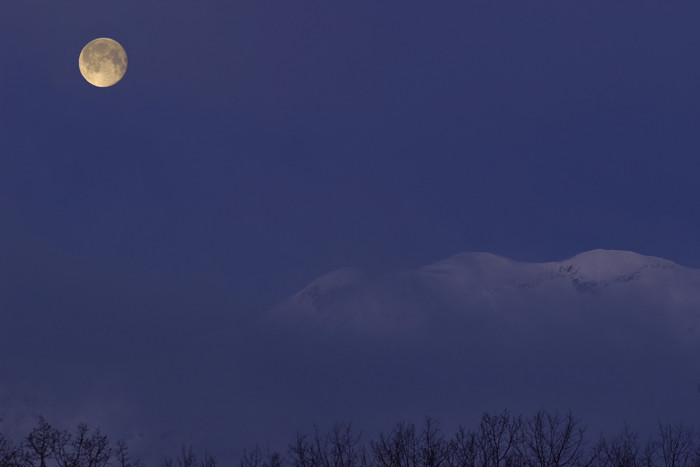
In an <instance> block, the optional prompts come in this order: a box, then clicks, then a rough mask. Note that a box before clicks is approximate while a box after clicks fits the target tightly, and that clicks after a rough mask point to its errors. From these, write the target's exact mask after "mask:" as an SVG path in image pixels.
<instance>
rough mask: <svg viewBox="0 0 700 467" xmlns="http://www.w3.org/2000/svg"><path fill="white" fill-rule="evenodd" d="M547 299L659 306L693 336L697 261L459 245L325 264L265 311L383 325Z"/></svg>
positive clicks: (699, 308) (311, 321)
mask: <svg viewBox="0 0 700 467" xmlns="http://www.w3.org/2000/svg"><path fill="white" fill-rule="evenodd" d="M625 304H627V305H625ZM556 306H561V307H563V308H565V307H569V308H581V307H585V306H590V307H593V306H599V307H600V306H602V307H613V306H614V307H617V308H619V309H623V308H627V309H632V308H635V307H636V308H643V309H644V312H645V313H646V314H652V310H665V311H666V312H667V313H665V315H667V316H665V317H666V318H668V319H669V320H671V321H674V324H672V326H675V327H680V328H682V329H684V331H683V332H686V333H690V334H692V335H693V339H696V338H697V337H698V336H697V331H696V329H697V328H698V324H699V323H700V269H691V268H686V267H683V266H680V265H678V264H676V263H674V262H672V261H669V260H666V259H664V258H659V257H655V256H645V255H641V254H639V253H635V252H632V251H627V250H603V249H595V250H590V251H585V252H582V253H579V254H577V255H574V256H572V257H570V258H567V259H565V260H561V261H550V262H538V263H535V262H533V263H528V262H520V261H516V260H513V259H510V258H507V257H504V256H499V255H495V254H492V253H487V252H461V253H457V254H455V255H452V256H450V257H448V258H446V259H443V260H440V261H437V262H435V263H432V264H428V265H425V266H421V267H419V268H416V269H410V270H404V271H398V272H393V273H389V274H386V275H384V276H381V277H378V278H370V277H368V276H367V275H365V274H364V273H363V272H362V271H361V270H359V269H357V268H342V269H339V270H336V271H333V272H331V273H328V274H325V275H322V276H320V277H319V278H317V279H315V280H313V281H311V282H310V283H309V284H308V285H307V286H306V287H304V288H303V289H302V290H300V291H299V292H298V293H296V294H294V295H292V296H291V297H289V298H287V299H286V300H284V301H283V302H281V303H280V304H278V305H277V306H276V307H274V308H273V309H272V310H271V312H270V313H269V314H268V318H267V319H268V321H270V322H278V323H279V322H283V323H285V322H286V323H287V324H292V325H294V323H296V324H297V325H302V326H311V327H322V328H323V327H331V328H337V329H338V328H352V329H355V330H357V331H360V332H367V333H373V334H377V333H378V334H382V333H386V332H389V333H392V332H394V331H397V330H399V329H401V330H402V331H400V332H403V331H405V330H407V329H414V328H420V327H424V326H426V325H430V322H431V321H433V320H434V317H435V316H437V315H439V316H440V319H442V320H443V321H444V320H447V321H451V320H452V321H454V318H456V317H459V316H466V315H470V316H474V315H475V313H491V314H500V315H503V316H506V315H508V316H511V315H513V316H514V315H516V314H517V310H518V308H527V307H529V308H537V307H541V308H543V309H546V308H554V307H556ZM622 311H624V310H621V312H622ZM645 313H642V312H640V313H639V314H640V316H641V315H643V314H645ZM677 331H678V330H677ZM683 332H681V334H683Z"/></svg>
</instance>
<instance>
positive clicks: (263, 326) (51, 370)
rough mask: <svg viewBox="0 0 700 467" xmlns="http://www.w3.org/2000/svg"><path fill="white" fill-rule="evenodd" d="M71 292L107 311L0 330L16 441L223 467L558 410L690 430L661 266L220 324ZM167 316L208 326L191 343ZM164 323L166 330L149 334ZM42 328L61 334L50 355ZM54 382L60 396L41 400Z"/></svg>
mask: <svg viewBox="0 0 700 467" xmlns="http://www.w3.org/2000/svg"><path fill="white" fill-rule="evenodd" d="M57 271H58V270H57ZM46 274H48V275H49V276H51V277H52V278H53V279H55V280H58V279H59V275H58V272H51V271H48V272H46ZM75 277H76V278H86V277H90V282H89V284H90V287H91V290H99V289H109V288H110V287H114V290H119V291H120V292H119V293H115V295H114V296H115V299H114V302H112V303H111V304H110V308H109V309H105V308H104V307H102V305H103V304H102V303H101V302H99V301H95V300H93V299H91V298H90V296H85V292H86V290H87V289H85V288H84V285H82V282H81V280H78V279H75V280H73V279H70V278H68V279H66V278H61V280H60V281H59V282H58V284H59V285H58V286H57V287H56V288H55V289H52V288H51V287H48V288H46V289H44V290H43V295H42V298H41V300H43V301H44V302H45V303H47V304H50V303H51V301H52V300H57V299H61V300H68V299H67V298H65V297H71V296H73V295H76V296H80V292H82V293H83V295H82V297H83V298H82V299H80V300H77V301H76V302H75V308H76V313H75V315H74V316H66V317H62V319H61V320H57V319H56V318H55V317H51V316H50V306H49V307H47V310H45V312H44V313H45V314H44V315H42V316H38V315H36V314H35V315H34V316H32V317H31V322H32V323H39V324H37V325H36V326H35V327H34V329H33V331H34V332H36V333H38V335H40V336H42V337H43V340H41V341H34V343H33V344H32V346H29V347H28V348H27V349H26V351H17V349H21V346H22V339H20V338H17V337H15V338H14V340H13V338H12V335H13V331H14V335H15V336H17V335H18V333H22V332H26V329H29V328H30V327H29V325H28V324H26V323H25V326H26V329H21V328H20V329H15V330H11V329H9V330H8V329H5V330H4V335H5V336H7V339H5V341H4V343H2V344H0V346H2V347H3V348H2V354H0V355H2V359H1V360H0V362H2V365H3V369H4V371H3V375H4V376H5V377H4V378H3V381H2V388H0V389H2V390H1V391H0V407H2V410H3V411H2V412H0V417H2V418H4V419H5V425H6V426H9V425H10V424H11V423H15V422H17V423H18V424H19V425H21V426H24V427H26V426H27V425H28V424H31V422H32V421H33V420H31V417H33V416H35V415H36V414H37V413H39V412H42V413H45V414H46V415H47V416H48V417H49V418H51V417H54V419H55V422H56V424H60V423H64V422H65V423H73V422H75V421H77V420H80V419H84V420H85V421H87V422H88V423H93V424H96V425H102V426H103V427H106V429H107V430H111V432H113V433H117V434H118V435H119V436H126V437H127V438H129V439H130V440H132V441H133V442H134V443H135V445H136V446H137V448H138V449H139V450H140V452H141V453H142V455H144V456H145V457H146V458H147V459H153V461H154V462H155V460H156V459H158V458H159V456H160V455H161V453H164V452H166V451H169V452H170V453H173V452H174V450H175V449H177V446H178V445H179V443H181V442H186V443H193V444H194V445H195V446H196V447H199V448H200V449H208V450H209V451H210V452H213V453H214V454H216V455H218V456H219V457H220V458H221V459H231V458H235V456H236V455H237V454H238V453H239V452H240V449H241V448H243V447H244V446H250V445H251V444H253V443H261V444H262V445H265V444H266V443H267V442H269V443H270V445H272V446H277V447H279V445H280V443H285V442H287V441H288V440H289V439H291V437H292V436H293V434H294V433H295V432H296V431H297V430H309V429H311V427H312V426H313V424H314V423H318V424H319V425H321V426H326V425H328V424H330V423H333V422H334V421H352V422H354V423H355V424H356V426H357V427H359V428H361V429H364V430H366V431H367V432H369V433H374V432H376V431H378V430H388V429H389V428H390V427H391V425H392V424H393V423H394V422H396V421H398V420H401V419H408V420H413V421H418V420H420V419H421V418H422V417H423V416H424V415H426V414H429V415H431V416H434V417H436V418H438V419H439V420H441V421H442V423H443V426H444V428H445V429H446V430H451V429H453V428H455V427H456V425H457V424H458V423H473V422H475V421H476V420H477V419H478V417H479V416H480V415H481V413H482V412H485V411H499V410H502V409H504V408H509V409H511V410H513V411H514V412H519V413H530V412H533V411H534V410H536V409H537V408H540V407H547V408H550V409H559V410H566V409H569V408H570V409H572V410H573V411H574V413H575V415H577V416H578V417H580V418H583V419H584V420H585V421H586V422H588V423H589V429H590V430H592V432H593V433H598V432H600V431H601V430H603V431H604V430H607V431H615V430H617V429H618V428H619V427H620V426H621V425H622V423H623V422H625V421H627V422H629V423H631V424H632V426H633V427H634V428H637V429H639V430H641V431H642V432H645V431H646V432H648V431H650V430H652V429H653V427H654V424H655V423H656V421H657V419H658V418H661V419H663V420H668V421H679V420H684V421H687V422H696V423H697V422H698V421H700V394H699V393H698V388H697V383H698V382H700V359H699V358H698V355H700V270H695V269H689V268H685V267H683V266H680V265H678V264H675V263H673V262H670V261H667V260H664V259H661V258H655V257H649V256H643V255H639V254H636V253H632V252H627V251H607V250H594V251H589V252H585V253H581V254H579V255H577V256H575V257H573V258H570V259H567V260H564V261H557V262H550V263H521V262H517V261H513V260H510V259H508V258H504V257H500V256H496V255H493V254H489V253H461V254H457V255H455V256H453V257H451V258H448V259H445V260H443V261H439V262H437V263H434V264H430V265H427V266H424V267H421V268H418V269H414V270H407V271H400V272H396V273H391V274H386V275H382V276H378V277H373V276H369V275H366V274H364V273H363V272H362V271H360V270H359V269H354V268H347V269H340V270H337V271H333V272H331V273H329V274H326V275H324V276H322V277H319V278H318V279H315V280H313V281H312V282H311V283H310V284H309V285H308V286H306V287H305V288H303V289H302V290H301V291H299V292H298V293H296V294H294V295H292V296H291V297H289V298H288V299H286V300H284V301H283V302H282V303H280V304H278V305H277V306H275V307H274V308H273V309H272V310H270V311H269V312H267V313H264V314H263V315H262V316H260V317H256V318H255V319H254V320H251V321H249V320H238V321H235V322H234V321H226V320H225V319H223V318H221V310H218V309H207V303H208V300H207V299H206V297H203V296H202V295H201V294H202V292H206V294H208V295H211V294H223V292H222V290H221V286H220V285H218V286H217V285H201V284H199V285H198V286H197V287H194V286H193V284H192V283H191V282H187V283H185V282H182V281H180V282H174V281H171V282H169V283H167V284H166V285H164V286H163V287H162V290H161V291H160V292H158V293H157V294H155V295H150V296H149V297H148V300H149V301H148V302H147V303H146V304H144V300H143V299H144V297H143V296H141V295H139V293H137V292H138V290H139V289H138V285H137V283H138V280H136V279H131V280H124V279H120V281H115V277H93V276H90V274H89V270H88V269H85V270H81V271H80V272H78V273H76V276H75ZM14 281H15V283H16V284H15V285H17V284H18V283H21V281H22V279H21V277H20V278H17V277H15V278H14ZM46 283H47V284H48V283H51V281H46ZM148 283H151V284H152V283H153V281H152V280H150V281H148ZM175 284H177V285H178V286H179V288H177V289H173V288H172V286H173V285H175ZM20 290H21V289H20ZM61 297H63V298H61ZM193 297H198V298H197V299H195V298H193ZM4 300H5V303H4V305H3V309H4V310H9V311H8V312H9V313H11V312H12V310H13V309H14V310H15V311H16V310H19V309H21V307H22V304H23V303H24V302H25V301H26V300H29V298H27V297H26V296H23V295H21V294H18V293H15V294H14V295H12V294H11V293H9V289H8V294H7V295H5V299H4ZM178 303H188V304H189V305H188V308H189V309H191V310H192V313H195V314H196V315H197V316H198V318H199V319H198V321H197V322H199V323H201V322H205V323H206V324H205V325H200V327H199V328H195V327H193V326H192V322H191V319H190V318H188V317H187V313H184V312H183V308H182V307H178V305H177V304H178ZM64 305H65V304H64ZM91 307H93V308H94V307H97V308H102V312H103V313H114V316H113V317H112V322H113V324H114V325H113V326H109V327H106V328H105V327H103V326H100V327H95V328H94V329H92V330H91V332H90V333H89V334H90V335H89V336H86V335H82V334H80V335H79V334H78V333H74V334H71V329H73V328H74V326H72V325H74V324H76V323H77V322H78V321H80V320H83V321H84V320H86V319H87V320H89V319H90V317H89V311H90V310H93V308H91ZM168 307H170V308H172V309H173V310H179V311H178V312H177V313H174V314H173V315H172V316H164V310H167V309H168ZM105 310H107V311H105ZM109 310H111V311H109ZM203 317H204V318H205V319H202V318H203ZM42 320H44V321H42ZM27 321H28V322H29V319H28V320H27ZM13 322H16V323H19V324H18V326H19V325H21V324H22V321H21V320H15V321H13ZM101 322H104V320H102V321H101ZM41 323H45V324H41ZM46 323H48V324H46ZM56 326H59V328H60V329H62V330H64V334H63V335H61V336H58V337H55V338H54V337H52V335H51V333H50V332H49V331H48V329H49V328H51V327H53V328H54V329H55V328H56ZM10 342H12V343H13V345H15V346H17V347H15V348H12V347H11V345H10V344H8V343H10ZM65 342H68V343H69V344H70V345H69V344H65V345H62V344H61V343H65ZM100 359H106V360H103V361H108V362H109V364H100V365H97V364H94V362H95V361H100ZM91 362H93V363H91ZM59 373H60V374H62V375H64V376H65V375H66V374H69V375H73V376H72V377H70V378H61V379H60V380H61V381H68V383H62V384H55V382H56V381H59V378H57V377H55V375H57V374H59ZM173 407H175V408H176V409H175V410H173ZM56 419H57V420H56ZM281 448H282V449H284V446H281ZM149 456H150V457H149Z"/></svg>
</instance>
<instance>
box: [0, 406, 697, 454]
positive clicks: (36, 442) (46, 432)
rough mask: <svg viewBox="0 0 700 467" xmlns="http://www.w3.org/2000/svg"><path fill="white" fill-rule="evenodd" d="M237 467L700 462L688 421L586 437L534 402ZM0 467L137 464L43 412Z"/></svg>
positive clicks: (331, 437) (326, 435)
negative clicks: (466, 423) (473, 419)
mask: <svg viewBox="0 0 700 467" xmlns="http://www.w3.org/2000/svg"><path fill="white" fill-rule="evenodd" d="M217 465H218V463H217V459H216V458H215V457H214V456H212V455H210V454H208V453H205V454H204V455H203V456H199V455H197V454H196V453H195V452H194V450H193V449H192V447H186V446H184V445H183V446H182V448H181V449H180V451H179V452H178V453H176V454H175V455H174V456H173V457H166V458H164V459H163V460H162V462H161V463H160V465H159V466H157V467H217ZM238 466H239V467H283V466H284V467H286V466H290V467H375V466H376V467H458V466H459V467H510V466H513V467H515V466H528V467H564V466H586V467H588V466H590V467H642V466H644V467H651V466H666V467H700V436H698V434H697V433H696V431H695V429H694V428H693V427H692V426H688V425H683V424H664V423H661V422H659V423H658V425H657V431H656V433H655V434H654V435H653V436H651V437H649V438H647V439H642V437H641V436H640V435H639V434H638V433H637V432H635V431H634V430H632V429H631V428H630V427H629V426H627V425H625V426H624V427H623V428H622V429H621V430H620V432H619V433H618V434H616V435H614V436H612V437H610V438H605V437H600V438H598V439H596V440H589V439H587V438H586V428H585V426H584V425H583V423H582V422H581V421H580V420H578V419H576V418H575V417H574V416H573V415H572V414H571V413H570V412H569V413H566V414H560V413H559V412H548V411H545V410H540V411H538V412H537V413H535V414H534V415H533V416H531V417H522V416H514V415H512V414H511V413H510V412H508V411H503V412H501V413H498V414H484V415H483V416H482V418H481V421H480V423H479V426H478V427H476V428H475V429H472V430H469V429H465V428H461V427H460V428H459V429H458V430H457V431H456V432H455V433H454V434H452V435H451V436H447V435H445V434H444V433H442V431H441V430H440V427H439V424H438V422H437V421H436V420H434V419H432V418H429V417H428V418H426V419H425V421H424V423H423V424H422V426H420V427H416V425H415V424H413V423H408V422H399V423H397V424H396V425H395V426H394V427H393V429H392V430H391V431H389V432H387V433H381V434H379V435H378V436H377V437H375V438H373V439H365V438H364V436H363V435H362V433H361V432H358V431H356V430H355V429H354V428H353V426H352V425H351V424H343V423H338V424H335V425H334V426H333V427H331V428H330V429H329V430H327V431H320V430H318V429H317V430H315V431H314V433H313V434H303V433H298V434H297V436H296V438H295V439H294V441H293V442H291V443H290V444H289V446H288V447H287V449H286V450H285V451H283V452H279V451H274V450H270V449H261V448H259V447H254V448H252V449H247V450H245V451H244V452H243V455H242V457H241V459H240V460H239V462H238ZM0 467H144V466H143V463H142V462H141V461H140V460H139V459H136V458H133V457H132V456H131V455H130V453H129V450H128V446H127V444H126V442H124V441H117V442H116V443H115V444H111V443H110V442H109V440H108V438H107V436H105V435H104V434H102V433H101V432H100V430H99V429H97V430H94V431H90V430H89V429H88V427H87V425H85V424H80V425H78V427H77V429H76V430H75V432H73V433H69V432H68V431H65V430H64V431H60V430H58V429H56V428H54V427H52V426H51V425H50V424H49V423H47V422H46V420H44V419H43V418H41V417H40V418H39V422H38V425H37V426H36V427H34V428H33V429H32V431H31V432H30V433H29V434H28V435H27V436H26V437H25V438H24V439H23V440H22V441H20V442H13V441H11V440H9V439H8V438H6V437H5V436H3V435H2V434H1V433H0Z"/></svg>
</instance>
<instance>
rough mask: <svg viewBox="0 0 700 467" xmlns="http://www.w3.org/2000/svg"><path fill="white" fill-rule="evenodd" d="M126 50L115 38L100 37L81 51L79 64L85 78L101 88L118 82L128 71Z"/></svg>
mask: <svg viewBox="0 0 700 467" xmlns="http://www.w3.org/2000/svg"><path fill="white" fill-rule="evenodd" d="M126 64H127V59H126V52H125V51H124V48H123V47H122V46H121V45H120V44H119V42H117V41H115V40H114V39H108V38H106V37H100V38H98V39H95V40H92V41H90V42H88V43H87V45H86V46H85V47H83V50H82V51H81V52H80V57H79V58H78V66H79V67H80V73H81V74H82V75H83V78H85V80H86V81H87V82H88V83H90V84H92V85H93V86H97V87H99V88H106V87H108V86H112V85H114V84H116V83H117V82H118V81H119V80H120V79H122V77H123V76H124V73H126Z"/></svg>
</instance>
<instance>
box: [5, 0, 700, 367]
mask: <svg viewBox="0 0 700 467" xmlns="http://www.w3.org/2000/svg"><path fill="white" fill-rule="evenodd" d="M699 25H700V3H698V2H697V1H674V2H658V1H646V0H635V1H587V2H560V1H546V2H545V1H532V2H531V1H527V2H526V1H520V0H519V1H510V0H508V1H501V2H491V1H444V2H419V1H413V0H403V1H400V2H398V1H389V2H382V1H376V0H373V1H352V2H337V1H304V2H291V1H248V0H246V1H240V2H228V1H227V2H224V1H216V2H215V1H209V0H168V1H167V2H166V1H162V0H139V1H122V2H105V1H94V0H91V1H82V0H80V1H78V0H65V1H49V0H23V1H15V0H3V1H2V2H1V4H0V43H2V46H0V255H2V256H1V257H2V261H1V262H0V279H2V282H3V285H2V286H0V294H5V298H4V299H2V304H0V306H2V307H3V308H5V309H4V310H2V309H0V315H2V314H3V313H4V315H5V318H3V320H5V326H4V327H5V331H4V332H2V331H0V336H4V338H8V336H9V335H10V334H12V336H13V337H14V338H15V339H19V337H18V336H21V337H22V339H25V338H26V340H25V341H24V342H31V343H32V344H31V345H32V349H34V351H37V352H38V350H36V349H37V348H42V347H41V344H40V343H41V342H47V339H48V340H49V341H51V342H54V341H52V340H51V339H56V342H58V340H59V339H58V338H49V337H48V336H49V335H50V333H51V332H53V331H55V330H56V329H61V324H60V322H61V319H60V316H61V315H62V314H65V313H78V314H80V313H85V314H86V316H88V315H89V313H90V312H88V311H85V310H87V309H95V308H96V307H95V306H93V305H95V304H108V305H106V306H103V307H101V308H100V307H97V308H100V311H99V313H98V314H97V315H95V314H93V315H89V316H90V318H89V319H86V320H84V321H82V323H84V325H85V326H88V327H89V326H97V327H99V326H101V325H104V326H105V327H110V329H115V327H116V328H118V327H119V326H123V327H127V326H129V325H131V323H133V321H129V320H127V319H126V318H125V321H124V322H122V321H120V318H119V317H118V316H115V315H121V312H120V311H119V310H122V309H124V308H128V307H130V306H131V305H133V304H134V303H139V304H144V303H145V304H152V306H151V305H143V306H146V307H150V308H149V309H158V310H162V314H163V320H164V321H165V322H167V321H168V320H169V319H170V318H168V317H166V316H165V315H166V314H167V316H173V315H177V316H185V317H186V318H183V319H184V320H185V321H186V322H187V323H189V325H190V326H191V327H192V329H196V328H197V326H201V327H215V326H216V325H217V324H216V323H220V322H221V320H226V319H229V318H230V317H231V316H234V315H235V316H247V315H250V314H255V313H258V312H261V311H263V310H266V309H269V308H270V307H272V306H274V305H275V304H276V303H278V302H279V301H281V300H282V299H284V298H285V297H288V296H290V295H291V294H293V293H295V292H297V291H298V290H300V289H301V288H302V287H303V286H304V285H305V284H307V283H308V282H309V281H311V280H312V279H314V278H315V277H317V276H319V275H321V274H324V273H326V272H328V271H332V270H334V269H337V268H341V267H347V266H356V267H360V268H362V269H363V270H365V271H369V272H370V273H382V272H386V271H393V270H400V269H406V268H414V267H418V266H420V265H423V264H427V263H431V262H434V261H437V260H440V259H443V258H446V257H448V256H450V255H453V254H455V253H458V252H461V251H488V252H492V253H496V254H499V255H504V256H507V257H511V258H514V259H517V260H522V261H551V260H559V259H564V258H567V257H570V256H573V255H575V254H577V253H579V252H581V251H585V250H590V249H594V248H606V249H622V250H632V251H637V252H639V253H642V254H645V255H653V256H659V257H663V258H667V259H669V260H671V261H675V262H677V263H679V264H681V265H684V266H688V267H695V268H698V267H700V248H697V244H698V243H697V239H698V238H700V215H698V200H699V199H700V184H699V183H698V182H697V177H698V171H699V170H700V163H699V162H698V155H699V154H700V138H699V137H698V134H699V133H698V125H699V124H700V86H698V84H699V83H700V33H699V32H698V31H699V30H700V29H699V27H698V26H699ZM97 37H110V38H113V39H115V40H117V41H119V42H120V43H121V45H122V46H123V47H124V48H125V50H126V52H127V54H128V58H129V65H128V70H127V72H126V75H125V77H124V78H123V79H122V80H121V81H120V82H119V83H117V84H116V85H115V86H113V87H110V88H97V87H93V86H91V85H90V84H88V83H87V82H86V81H85V80H84V79H83V78H82V76H81V75H80V73H79V70H78V55H79V53H80V50H81V49H82V47H83V46H84V45H85V44H86V43H88V42H89V41H90V40H92V39H94V38H97ZM125 284H127V285H125ZM18 290H19V292H17V291H18ZM124 290H128V295H129V296H128V297H126V298H125V297H124V294H123V293H122V292H123V291H124ZM60 291H64V294H65V296H62V295H61V292H60ZM10 292H12V293H10ZM125 293H126V292H125ZM71 294H72V295H71ZM76 294H77V295H76ZM78 296H79V297H78ZM8 297H9V298H8ZM76 297H78V298H76ZM139 306H141V305H139ZM81 307H84V310H83V309H82V308H81ZM49 308H50V309H51V313H52V316H55V318H54V319H55V322H54V321H52V323H53V324H51V326H48V327H47V328H46V329H43V331H41V332H39V333H38V334H37V333H35V331H36V329H35V328H34V325H33V321H32V320H33V318H32V316H34V315H33V313H36V314H37V316H38V313H39V312H40V311H39V310H44V311H45V310H47V309H49ZM76 310H77V311H76ZM81 310H82V311H81ZM193 310H196V313H195V311H193ZM42 312H43V311H42ZM203 316H206V318H204V317H203ZM222 316H226V318H222ZM148 319H151V320H157V319H158V318H157V317H156V318H153V317H151V318H148ZM205 320H206V322H205ZM217 320H218V321H217ZM7 323H9V325H7ZM85 323H87V324H85ZM88 327H86V329H88ZM89 329H92V328H89ZM42 332H43V333H44V334H41V333H42ZM90 332H92V331H90ZM30 336H31V337H30ZM37 336H40V337H37ZM41 336H43V337H41ZM34 338H36V339H38V340H37V341H36V342H35V341H33V340H32V339H34ZM94 339H98V338H97V337H95V338H94ZM87 342H88V343H89V342H90V341H87ZM4 351H7V349H5V350H4ZM77 352H78V351H77V350H76V353H77ZM86 358H87V357H86ZM90 358H93V359H95V361H98V362H103V361H106V360H104V359H108V358H109V357H108V356H107V355H97V356H96V355H92V356H90Z"/></svg>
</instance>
